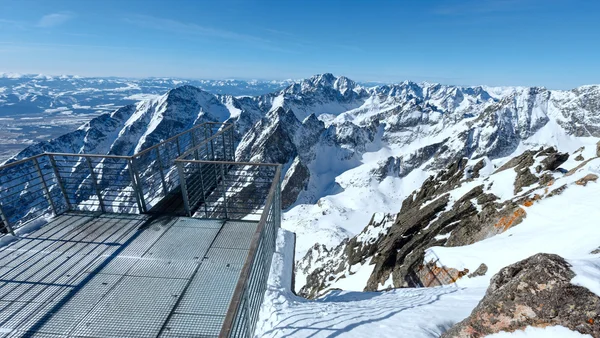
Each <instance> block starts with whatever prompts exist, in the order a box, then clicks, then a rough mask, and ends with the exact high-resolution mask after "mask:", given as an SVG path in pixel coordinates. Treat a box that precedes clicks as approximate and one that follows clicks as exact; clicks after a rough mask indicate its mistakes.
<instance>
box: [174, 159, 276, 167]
mask: <svg viewBox="0 0 600 338" xmlns="http://www.w3.org/2000/svg"><path fill="white" fill-rule="evenodd" d="M175 162H181V163H198V164H231V165H255V166H263V167H277V166H280V164H278V163H259V162H235V161H206V160H184V159H176V160H175Z"/></svg>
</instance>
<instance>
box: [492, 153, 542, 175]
mask: <svg viewBox="0 0 600 338" xmlns="http://www.w3.org/2000/svg"><path fill="white" fill-rule="evenodd" d="M533 154H535V151H532V150H526V151H525V152H523V154H521V155H519V156H517V157H514V158H512V159H510V160H509V161H508V162H506V163H505V164H504V165H503V166H501V167H500V169H498V170H496V172H497V173H499V172H501V171H503V170H506V169H510V168H515V171H517V172H518V171H519V170H520V169H523V168H528V167H530V166H532V165H533V163H534V162H535V160H534V159H533Z"/></svg>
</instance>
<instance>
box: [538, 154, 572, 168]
mask: <svg viewBox="0 0 600 338" xmlns="http://www.w3.org/2000/svg"><path fill="white" fill-rule="evenodd" d="M538 156H539V155H538ZM568 159H569V154H568V153H553V154H550V155H548V157H546V158H545V159H544V160H543V161H542V169H543V170H556V169H558V167H560V166H561V164H563V163H565V162H566V161H567V160H568Z"/></svg>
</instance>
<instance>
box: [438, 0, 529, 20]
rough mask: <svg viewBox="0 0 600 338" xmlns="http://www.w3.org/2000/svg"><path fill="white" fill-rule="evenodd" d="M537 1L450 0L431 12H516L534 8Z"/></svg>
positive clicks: (440, 13)
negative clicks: (458, 0) (449, 2)
mask: <svg viewBox="0 0 600 338" xmlns="http://www.w3.org/2000/svg"><path fill="white" fill-rule="evenodd" d="M539 3H540V1H539V0H477V1H460V2H457V1H451V4H448V3H447V4H445V5H443V6H439V7H436V8H434V10H433V12H434V13H435V14H438V15H447V16H455V15H468V14H493V13H506V12H518V11H524V10H528V9H531V8H534V7H535V6H536V5H539Z"/></svg>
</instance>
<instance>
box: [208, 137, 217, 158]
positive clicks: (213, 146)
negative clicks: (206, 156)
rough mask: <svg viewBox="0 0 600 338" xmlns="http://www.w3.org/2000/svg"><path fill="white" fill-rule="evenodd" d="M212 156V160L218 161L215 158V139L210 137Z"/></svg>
mask: <svg viewBox="0 0 600 338" xmlns="http://www.w3.org/2000/svg"><path fill="white" fill-rule="evenodd" d="M210 154H211V155H210V156H211V161H216V160H217V159H216V158H215V139H214V138H212V136H211V139H210Z"/></svg>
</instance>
